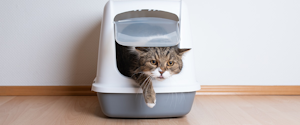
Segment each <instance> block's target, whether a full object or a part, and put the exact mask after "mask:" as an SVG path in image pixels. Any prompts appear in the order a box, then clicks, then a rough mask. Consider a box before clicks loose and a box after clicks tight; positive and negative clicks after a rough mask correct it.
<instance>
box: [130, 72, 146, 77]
mask: <svg viewBox="0 0 300 125" xmlns="http://www.w3.org/2000/svg"><path fill="white" fill-rule="evenodd" d="M138 73H141V74H145V73H143V72H137V73H133V74H132V75H131V77H132V76H134V75H136V74H138Z"/></svg>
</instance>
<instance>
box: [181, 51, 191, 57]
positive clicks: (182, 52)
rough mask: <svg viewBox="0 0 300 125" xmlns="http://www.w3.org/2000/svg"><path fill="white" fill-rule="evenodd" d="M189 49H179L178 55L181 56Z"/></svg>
mask: <svg viewBox="0 0 300 125" xmlns="http://www.w3.org/2000/svg"><path fill="white" fill-rule="evenodd" d="M190 50H191V49H179V56H182V55H183V54H184V53H186V52H188V51H190Z"/></svg>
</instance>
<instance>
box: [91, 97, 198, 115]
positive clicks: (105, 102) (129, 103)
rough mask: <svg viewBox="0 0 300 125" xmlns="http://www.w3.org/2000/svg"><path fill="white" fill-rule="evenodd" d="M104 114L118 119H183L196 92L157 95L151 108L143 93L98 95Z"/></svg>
mask: <svg viewBox="0 0 300 125" xmlns="http://www.w3.org/2000/svg"><path fill="white" fill-rule="evenodd" d="M97 96H98V99H99V102H100V105H101V109H102V112H103V113H104V114H105V115H106V116H108V117H118V118H164V117H181V116H184V115H186V114H187V113H189V112H190V110H191V107H192V104H193V101H194V97H195V92H180V93H157V94H156V105H155V106H154V107H153V108H149V107H148V106H147V105H146V103H145V101H144V98H143V95H142V94H141V93H137V94H135V93H132V94H131V93H97Z"/></svg>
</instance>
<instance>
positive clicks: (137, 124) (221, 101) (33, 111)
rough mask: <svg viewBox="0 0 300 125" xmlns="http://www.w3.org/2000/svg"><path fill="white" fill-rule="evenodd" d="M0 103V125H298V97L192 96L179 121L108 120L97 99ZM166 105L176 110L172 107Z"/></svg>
mask: <svg viewBox="0 0 300 125" xmlns="http://www.w3.org/2000/svg"><path fill="white" fill-rule="evenodd" d="M175 96H176V95H174V96H173V97H175ZM177 96H178V95H177ZM170 98H171V97H170ZM183 101H184V100H183ZM0 103H1V105H0V125H84V124H88V125H99V124H101V125H298V124H299V123H300V106H299V105H300V96H196V97H195V100H194V103H193V107H192V109H191V112H190V113H189V114H187V115H186V116H184V117H180V118H164V119H120V118H118V119H116V118H108V117H106V116H105V115H104V114H103V113H102V111H101V107H100V105H99V102H98V99H97V96H16V97H14V96H11V97H9V96H0ZM170 106H174V108H180V107H176V106H175V105H174V104H170Z"/></svg>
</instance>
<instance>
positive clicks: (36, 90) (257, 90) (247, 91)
mask: <svg viewBox="0 0 300 125" xmlns="http://www.w3.org/2000/svg"><path fill="white" fill-rule="evenodd" d="M0 95H2V96H20V95H21V96H26V95H35V96H42V95H47V96H95V95H96V93H95V92H92V91H91V86H0ZM197 95H300V86H236V85H202V86H201V90H199V91H197Z"/></svg>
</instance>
